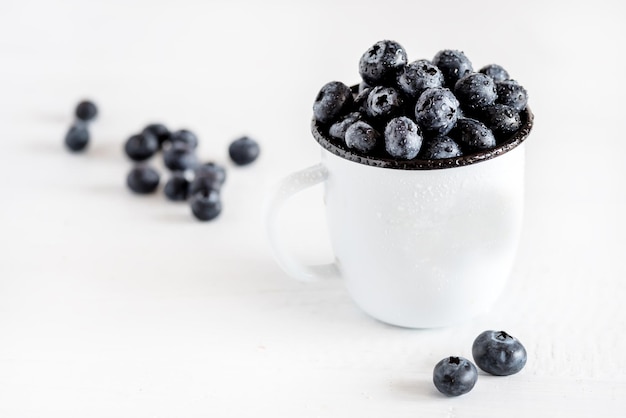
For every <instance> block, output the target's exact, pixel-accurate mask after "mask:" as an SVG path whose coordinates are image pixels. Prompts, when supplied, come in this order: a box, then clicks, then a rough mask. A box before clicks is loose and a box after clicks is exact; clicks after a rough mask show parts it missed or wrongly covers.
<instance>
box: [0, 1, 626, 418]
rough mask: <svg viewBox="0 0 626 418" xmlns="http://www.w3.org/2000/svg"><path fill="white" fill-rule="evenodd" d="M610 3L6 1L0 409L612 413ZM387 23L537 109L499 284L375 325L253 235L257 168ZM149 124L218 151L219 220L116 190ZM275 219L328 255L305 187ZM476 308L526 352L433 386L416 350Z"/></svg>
mask: <svg viewBox="0 0 626 418" xmlns="http://www.w3.org/2000/svg"><path fill="white" fill-rule="evenodd" d="M624 21H626V13H625V11H624V6H623V3H622V2H619V1H612V2H611V1H594V2H575V1H574V2H570V1H568V2H549V1H537V2H531V1H525V2H515V3H506V2H503V1H494V2H481V1H472V2H463V1H458V2H456V1H447V2H436V1H428V2H418V1H411V2H409V1H407V2H399V1H382V2H374V1H369V0H368V1H360V2H343V3H342V2H337V1H316V2H309V3H306V4H305V3H302V4H299V3H296V2H288V1H284V2H279V1H263V2H252V1H250V2H243V1H239V2H233V1H229V2H227V1H216V2H208V1H176V2H169V3H168V2H163V1H136V2H130V1H106V2H104V1H103V2H95V1H93V2H81V1H60V0H54V1H43V0H42V1H17V0H2V1H1V2H0V185H1V186H0V192H1V194H0V196H1V199H2V201H1V204H0V416H2V417H3V418H4V417H57V416H58V417H66V418H69V417H112V416H117V417H129V418H131V417H132V418H144V417H208V416H212V417H258V416H273V417H347V416H360V417H382V416H386V417H391V416H393V417H405V416H406V417H422V416H424V417H487V416H494V417H495V416H503V415H505V416H509V417H515V416H519V417H527V416H550V417H556V416H567V417H587V416H603V417H617V416H622V414H623V410H624V408H625V407H626V400H625V399H626V362H625V361H624V352H626V338H625V337H624V333H623V331H624V328H625V327H626V313H625V307H624V299H625V297H626V284H625V281H626V268H625V267H624V265H625V264H624V250H625V249H626V239H625V238H624V237H625V234H626V222H625V221H624V213H626V165H625V164H624V155H625V153H626V145H625V138H624V133H623V132H624V110H625V109H624V97H625V93H626V87H625V86H626V83H625V82H624V68H626V59H625V57H624V52H625V51H624V46H623V45H624V44H623V39H626V33H625V32H626V30H625V29H624ZM381 39H394V40H396V41H398V42H400V43H401V44H403V46H404V47H405V48H406V49H407V51H408V54H409V59H410V60H415V59H418V58H432V57H433V56H434V54H435V53H436V52H437V51H438V50H440V49H444V48H452V49H461V50H463V51H465V53H466V54H467V55H468V57H469V58H470V59H471V60H472V61H473V63H474V66H475V67H476V68H480V67H482V66H483V65H485V64H489V63H492V62H497V63H500V64H501V65H503V66H504V67H506V68H507V69H508V70H509V72H510V73H511V75H512V77H513V78H515V79H517V80H518V81H519V82H520V83H521V84H523V85H524V86H525V87H526V88H527V90H528V91H529V95H530V105H531V107H532V109H533V111H534V113H535V115H536V126H535V128H534V130H533V133H532V135H531V137H530V138H529V140H528V143H527V149H526V150H527V178H526V180H527V182H526V187H527V189H526V197H527V200H526V208H525V209H526V221H525V226H524V230H523V235H522V241H521V244H520V251H519V256H518V259H517V261H516V264H515V268H514V271H513V274H512V276H511V278H510V281H509V285H508V287H507V291H506V293H505V295H504V296H503V297H502V299H501V300H500V301H499V302H498V304H497V305H496V306H495V307H494V309H493V310H492V311H491V313H489V314H488V315H485V316H483V317H480V318H477V319H475V320H472V321H470V322H468V323H466V324H463V325H461V326H458V327H452V328H446V329H435V330H408V329H399V328H395V327H390V326H386V325H384V324H381V323H379V322H377V321H374V320H372V319H370V318H369V317H367V316H366V315H364V314H363V313H361V312H360V311H359V310H358V308H356V307H355V306H354V305H353V304H352V302H351V301H350V299H349V297H348V296H347V294H346V292H345V290H344V288H343V285H342V283H341V281H337V282H334V281H333V282H323V283H315V284H306V285H305V284H300V283H297V282H295V281H293V280H291V279H290V278H289V277H287V276H286V275H285V274H284V273H283V272H282V271H281V270H280V269H279V268H278V267H277V265H276V264H275V262H274V260H273V258H272V255H271V253H270V250H269V248H268V244H267V240H266V237H265V232H264V228H263V224H262V213H261V212H262V206H263V200H264V198H265V196H266V195H267V193H268V191H269V189H270V188H271V187H272V186H273V185H274V184H275V183H276V182H277V181H278V180H279V179H280V178H281V177H283V176H285V175H287V174H288V173H290V172H292V171H294V170H297V169H300V168H304V167H306V166H308V165H311V164H314V163H316V162H317V161H318V159H319V150H318V148H317V145H316V143H315V142H314V140H313V139H312V137H311V135H310V133H309V121H310V118H311V105H312V102H313V99H314V98H315V95H316V94H317V91H318V89H319V88H320V87H321V86H322V85H323V84H324V83H326V82H328V81H331V80H341V81H344V82H345V83H347V84H352V83H356V82H358V71H357V67H358V66H357V63H358V60H359V58H360V56H361V54H362V53H363V52H364V51H365V50H366V49H367V48H368V47H369V46H370V45H371V44H373V43H374V42H376V41H378V40H381ZM86 97H88V98H92V99H93V100H95V101H96V102H97V104H98V105H99V107H100V111H101V113H100V117H99V118H98V120H97V122H96V123H94V124H93V126H92V128H91V132H92V143H91V146H90V148H89V150H88V151H87V152H86V153H85V154H82V155H73V154H70V153H68V152H67V151H66V150H65V149H64V147H63V136H64V134H65V132H66V130H67V129H68V127H69V125H70V123H71V122H72V111H73V107H74V106H75V104H76V103H77V102H78V101H79V100H80V99H82V98H86ZM153 121H160V122H163V123H166V124H167V125H168V126H170V127H171V128H173V129H178V128H183V127H185V128H188V129H191V130H193V131H195V132H196V133H197V134H198V135H199V137H200V140H201V145H200V149H199V153H200V155H201V157H202V158H203V159H204V160H214V161H217V162H220V163H223V164H225V165H226V166H227V168H228V179H227V183H226V184H225V186H224V190H223V205H224V211H223V213H222V215H221V216H220V218H218V219H217V220H216V221H214V222H210V223H200V222H197V221H195V220H194V219H193V218H192V217H191V214H190V212H189V208H188V207H187V206H186V205H185V204H174V203H170V202H168V201H166V200H165V198H164V197H163V196H162V193H158V194H157V195H155V196H151V197H141V198H140V197H136V196H133V195H131V194H130V193H129V192H128V190H127V189H126V188H125V185H124V182H125V176H126V173H127V171H128V170H129V168H130V167H131V164H130V163H129V162H128V161H127V160H126V158H125V156H124V155H123V153H122V144H123V142H124V141H125V139H126V138H127V137H128V136H129V135H131V134H132V133H134V132H136V131H138V130H139V129H141V128H142V127H143V126H144V125H145V124H147V123H149V122H153ZM243 134H249V135H251V136H253V137H254V138H256V139H257V140H258V141H259V142H260V143H261V145H262V155H261V157H260V159H259V160H258V161H257V162H256V163H255V164H253V165H251V166H249V167H246V168H237V167H234V166H232V165H231V164H230V163H229V162H228V158H227V152H226V150H227V146H228V143H229V142H230V141H231V140H233V139H234V138H236V137H238V136H240V135H243ZM156 164H157V166H159V165H160V162H157V163H156ZM164 178H165V177H164ZM284 223H285V225H284V226H285V228H286V229H288V230H289V231H290V232H289V233H288V234H287V237H288V238H289V239H291V240H292V241H291V242H293V246H294V251H295V252H296V253H297V254H298V255H299V257H301V259H302V260H304V261H307V262H323V261H328V259H329V258H330V257H331V253H330V249H329V248H328V247H329V245H328V242H327V236H326V235H325V230H324V228H325V227H324V219H323V211H322V204H321V194H320V193H319V189H318V190H317V191H311V192H310V193H308V194H307V195H305V196H299V197H298V198H296V199H295V200H294V201H293V203H292V204H291V205H290V206H289V207H288V208H287V209H286V217H285V219H284ZM485 329H504V330H507V331H508V332H510V333H511V334H513V335H515V336H517V337H519V338H520V339H521V340H522V341H523V342H524V343H525V345H526V348H527V350H528V353H529V359H528V364H527V366H526V368H525V369H524V370H523V371H522V372H521V373H520V374H518V375H515V376H510V377H506V378H495V377H490V376H486V375H484V374H481V375H480V377H479V381H478V384H477V385H476V387H475V388H474V390H473V391H472V392H471V393H469V394H467V395H465V396H463V397H460V398H450V399H449V398H445V397H443V396H440V395H439V394H438V393H437V392H436V390H435V389H434V387H433V386H432V383H431V376H432V367H433V366H434V364H435V363H436V362H437V361H439V360H440V359H441V358H443V357H446V356H449V355H462V356H466V357H471V343H472V341H473V338H474V337H475V336H476V335H478V333H480V332H481V331H483V330H485Z"/></svg>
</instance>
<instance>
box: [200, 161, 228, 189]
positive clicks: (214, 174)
mask: <svg viewBox="0 0 626 418" xmlns="http://www.w3.org/2000/svg"><path fill="white" fill-rule="evenodd" d="M194 176H195V178H199V177H209V178H210V179H212V180H213V181H214V182H215V184H218V185H219V187H221V186H222V184H224V183H225V182H226V169H224V167H222V166H221V165H219V164H216V163H214V162H208V163H205V164H202V165H199V166H197V167H196V168H195V170H194Z"/></svg>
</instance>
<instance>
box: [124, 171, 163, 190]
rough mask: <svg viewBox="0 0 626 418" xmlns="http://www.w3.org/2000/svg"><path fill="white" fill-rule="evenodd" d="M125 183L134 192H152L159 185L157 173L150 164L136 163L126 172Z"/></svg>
mask: <svg viewBox="0 0 626 418" xmlns="http://www.w3.org/2000/svg"><path fill="white" fill-rule="evenodd" d="M126 184H127V185H128V187H129V188H130V189H131V190H132V191H133V192H135V193H138V194H148V193H152V192H154V191H155V190H156V189H157V187H158V186H159V173H158V172H157V171H156V170H155V169H154V168H152V167H150V166H146V165H138V166H136V167H133V169H132V170H130V173H128V176H127V177H126Z"/></svg>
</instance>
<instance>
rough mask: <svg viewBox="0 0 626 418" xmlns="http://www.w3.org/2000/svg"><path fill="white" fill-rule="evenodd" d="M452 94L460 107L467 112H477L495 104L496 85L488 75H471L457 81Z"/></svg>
mask: <svg viewBox="0 0 626 418" xmlns="http://www.w3.org/2000/svg"><path fill="white" fill-rule="evenodd" d="M454 94H455V96H456V98H457V99H458V100H459V102H460V103H461V106H462V107H463V108H464V109H466V110H468V111H470V112H471V111H477V110H480V109H483V108H485V107H487V106H490V105H492V104H494V103H495V101H496V97H497V96H498V95H497V93H496V84H495V83H494V81H493V79H492V78H491V77H489V76H488V75H485V74H482V73H472V74H468V75H466V76H465V77H463V78H461V79H459V81H457V82H456V84H455V85H454Z"/></svg>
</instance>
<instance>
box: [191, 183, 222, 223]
mask: <svg viewBox="0 0 626 418" xmlns="http://www.w3.org/2000/svg"><path fill="white" fill-rule="evenodd" d="M190 204H191V212H192V213H193V215H194V216H195V217H196V218H197V219H199V220H201V221H210V220H211V219H214V218H216V217H217V216H218V215H219V214H220V213H221V212H222V202H221V200H220V194H219V191H217V190H201V191H199V192H197V193H194V194H192V195H191V198H190Z"/></svg>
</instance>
